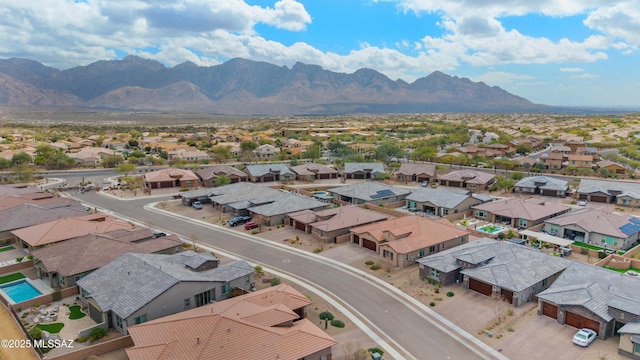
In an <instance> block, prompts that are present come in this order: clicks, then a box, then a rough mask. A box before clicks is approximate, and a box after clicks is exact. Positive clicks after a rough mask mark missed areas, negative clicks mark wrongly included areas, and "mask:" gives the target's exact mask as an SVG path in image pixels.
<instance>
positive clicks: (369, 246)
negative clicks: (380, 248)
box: [362, 239, 377, 251]
mask: <svg viewBox="0 0 640 360" xmlns="http://www.w3.org/2000/svg"><path fill="white" fill-rule="evenodd" d="M362 246H363V247H364V248H367V249H369V250H373V251H377V248H376V243H375V242H373V241H371V240H367V239H362Z"/></svg>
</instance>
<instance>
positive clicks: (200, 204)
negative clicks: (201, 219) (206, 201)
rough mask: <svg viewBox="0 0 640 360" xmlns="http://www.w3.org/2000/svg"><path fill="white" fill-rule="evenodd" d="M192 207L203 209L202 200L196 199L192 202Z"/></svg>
mask: <svg viewBox="0 0 640 360" xmlns="http://www.w3.org/2000/svg"><path fill="white" fill-rule="evenodd" d="M191 207H192V208H194V209H196V210H201V209H202V203H201V202H200V201H194V202H193V203H192V204H191Z"/></svg>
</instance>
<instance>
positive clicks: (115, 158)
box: [102, 155, 124, 168]
mask: <svg viewBox="0 0 640 360" xmlns="http://www.w3.org/2000/svg"><path fill="white" fill-rule="evenodd" d="M123 162H124V158H123V157H122V156H120V155H111V156H107V157H106V158H104V160H102V166H104V167H106V168H114V167H116V166H118V165H120V164H121V163H123Z"/></svg>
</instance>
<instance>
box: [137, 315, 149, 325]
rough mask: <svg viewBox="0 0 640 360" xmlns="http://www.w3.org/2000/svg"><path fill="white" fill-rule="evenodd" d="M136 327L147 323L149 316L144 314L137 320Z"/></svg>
mask: <svg viewBox="0 0 640 360" xmlns="http://www.w3.org/2000/svg"><path fill="white" fill-rule="evenodd" d="M135 322H136V325H138V324H142V323H144V322H147V314H142V315H140V316H138V317H136V318H135Z"/></svg>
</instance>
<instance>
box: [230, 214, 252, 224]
mask: <svg viewBox="0 0 640 360" xmlns="http://www.w3.org/2000/svg"><path fill="white" fill-rule="evenodd" d="M249 220H251V216H236V217H234V218H233V219H231V220H229V226H238V225H241V224H244V223H246V222H247V221H249Z"/></svg>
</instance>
